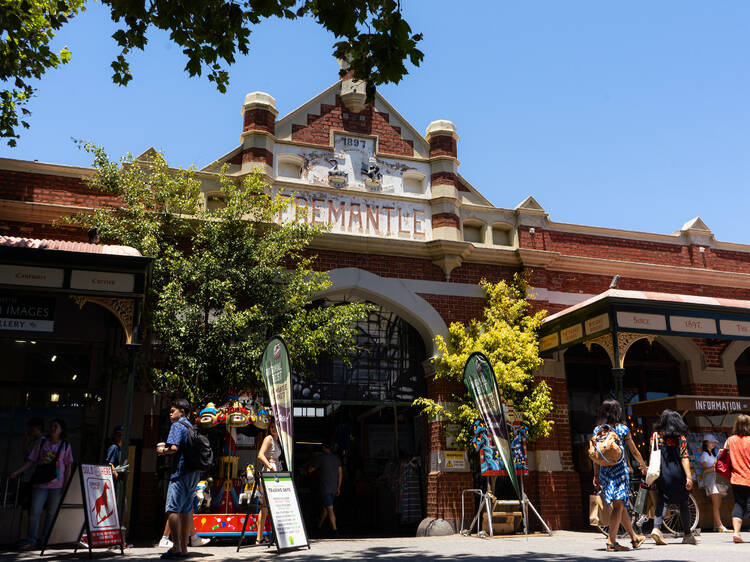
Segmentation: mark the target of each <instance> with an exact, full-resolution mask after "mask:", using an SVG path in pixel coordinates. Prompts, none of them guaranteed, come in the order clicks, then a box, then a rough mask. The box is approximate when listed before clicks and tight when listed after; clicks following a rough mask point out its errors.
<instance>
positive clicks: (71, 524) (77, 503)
mask: <svg viewBox="0 0 750 562" xmlns="http://www.w3.org/2000/svg"><path fill="white" fill-rule="evenodd" d="M114 488H115V484H114V479H113V477H112V467H111V466H109V465H107V466H99V465H93V464H82V465H77V466H75V468H74V469H73V475H72V477H71V479H70V481H69V482H68V486H67V487H66V488H65V490H64V491H63V498H62V501H61V502H60V506H59V507H58V510H57V513H56V514H55V516H54V517H55V519H54V521H53V523H52V528H51V529H50V533H49V536H47V537H45V541H44V547H43V548H42V554H43V553H44V550H45V549H46V548H47V547H48V546H50V545H59V544H75V545H76V550H77V549H78V542H79V541H80V539H81V535H82V534H83V531H84V530H85V531H86V536H87V542H88V545H89V555H91V550H92V549H94V548H102V547H110V546H116V545H120V553H121V554H124V550H123V547H124V545H123V537H122V531H121V530H120V519H119V516H118V513H117V500H116V499H115V489H114Z"/></svg>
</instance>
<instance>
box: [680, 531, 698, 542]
mask: <svg viewBox="0 0 750 562" xmlns="http://www.w3.org/2000/svg"><path fill="white" fill-rule="evenodd" d="M699 542H700V541H699V540H698V539H697V538H696V537H695V535H694V534H693V533H690V534H689V535H685V536H684V537H682V544H698V543H699Z"/></svg>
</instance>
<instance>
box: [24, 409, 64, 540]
mask: <svg viewBox="0 0 750 562" xmlns="http://www.w3.org/2000/svg"><path fill="white" fill-rule="evenodd" d="M66 429H67V424H66V423H65V421H64V420H61V419H54V420H52V423H50V425H49V431H47V436H46V437H43V438H41V439H40V440H39V441H37V443H36V445H35V446H34V448H33V449H32V451H31V453H29V456H28V459H27V461H26V463H25V464H24V465H23V466H21V467H20V468H19V469H18V470H16V471H15V472H14V473H13V474H11V478H17V477H18V476H19V475H21V474H23V473H24V472H25V471H26V470H27V469H29V468H31V467H32V466H35V467H36V468H35V470H34V473H33V474H32V476H31V483H32V487H31V505H30V508H29V529H28V536H27V537H26V540H25V541H23V542H22V543H21V546H20V548H21V550H32V549H33V548H36V546H37V544H38V539H37V533H38V531H39V518H40V517H41V515H42V510H44V507H45V505H46V507H47V518H46V519H45V522H44V532H43V534H42V537H41V538H42V540H44V539H46V537H47V535H48V534H49V531H50V529H51V528H52V520H53V519H54V515H55V512H56V511H57V507H58V506H59V505H60V500H61V499H62V492H63V489H64V488H65V486H66V485H67V483H68V481H69V480H70V476H71V465H72V464H73V451H72V448H71V446H70V443H68V442H67V441H66V440H65V438H66V437H67V435H66V432H65V430H66Z"/></svg>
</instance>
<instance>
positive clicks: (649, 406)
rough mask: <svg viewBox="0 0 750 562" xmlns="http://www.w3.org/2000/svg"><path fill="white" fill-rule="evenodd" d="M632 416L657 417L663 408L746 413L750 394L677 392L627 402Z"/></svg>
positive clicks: (686, 410)
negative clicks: (665, 396) (689, 393)
mask: <svg viewBox="0 0 750 562" xmlns="http://www.w3.org/2000/svg"><path fill="white" fill-rule="evenodd" d="M628 406H630V407H632V409H633V415H634V416H645V417H658V416H659V415H661V412H662V411H663V410H664V409H665V408H669V409H671V410H675V411H677V412H680V413H685V412H699V413H703V414H717V415H723V414H743V413H744V414H748V413H750V396H690V395H685V394H678V395H676V396H670V397H668V398H657V399H654V400H643V401H641V402H632V403H630V404H628Z"/></svg>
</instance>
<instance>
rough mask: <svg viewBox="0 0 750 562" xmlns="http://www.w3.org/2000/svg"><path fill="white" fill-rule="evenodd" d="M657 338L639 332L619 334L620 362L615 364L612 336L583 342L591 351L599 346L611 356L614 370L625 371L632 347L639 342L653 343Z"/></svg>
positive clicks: (618, 349) (608, 335) (610, 359)
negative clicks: (626, 357)
mask: <svg viewBox="0 0 750 562" xmlns="http://www.w3.org/2000/svg"><path fill="white" fill-rule="evenodd" d="M654 339H656V336H655V335H654V334H639V333H637V332H617V351H618V353H617V355H618V361H617V364H615V350H614V342H613V341H612V335H611V334H604V335H603V336H598V337H596V338H593V339H590V340H588V341H585V342H583V344H584V345H585V346H586V349H588V350H589V351H591V346H592V345H598V346H599V347H601V348H602V349H604V351H606V352H607V355H608V356H609V361H610V363H612V368H613V369H624V368H625V356H626V355H627V354H628V350H629V349H630V347H631V346H632V345H633V344H634V343H635V342H637V341H640V340H648V343H653V342H654Z"/></svg>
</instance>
